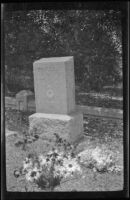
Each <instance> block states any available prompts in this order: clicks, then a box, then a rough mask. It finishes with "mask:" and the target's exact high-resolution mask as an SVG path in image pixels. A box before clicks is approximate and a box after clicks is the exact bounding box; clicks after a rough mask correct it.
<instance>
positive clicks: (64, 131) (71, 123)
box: [29, 112, 83, 143]
mask: <svg viewBox="0 0 130 200" xmlns="http://www.w3.org/2000/svg"><path fill="white" fill-rule="evenodd" d="M29 124H30V131H32V132H33V131H36V132H37V134H39V135H41V136H42V138H46V139H48V140H55V136H54V133H57V134H58V135H59V136H60V137H61V138H63V139H65V140H67V141H68V142H70V143H75V142H77V141H78V140H79V139H80V138H81V137H82V136H83V115H82V114H81V113H77V112H75V113H72V114H70V115H58V114H44V113H35V114H33V115H30V116H29Z"/></svg>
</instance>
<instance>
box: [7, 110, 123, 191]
mask: <svg viewBox="0 0 130 200" xmlns="http://www.w3.org/2000/svg"><path fill="white" fill-rule="evenodd" d="M29 115H30V113H21V112H17V111H12V110H8V111H6V126H7V127H8V129H9V130H15V131H17V132H18V134H16V135H10V136H8V137H6V173H7V190H8V191H26V189H25V188H28V190H29V191H38V189H37V188H35V187H32V186H30V185H28V183H27V182H26V181H25V180H21V179H20V178H18V179H16V178H15V177H14V175H13V172H14V170H16V169H18V168H19V167H21V165H22V160H24V159H25V157H26V156H27V154H28V153H31V152H37V153H42V152H47V151H48V150H49V149H50V148H51V145H53V144H52V143H49V142H48V141H46V140H42V139H41V138H40V139H38V140H36V141H35V142H33V141H32V142H31V143H28V144H27V148H26V150H23V149H22V146H19V147H17V146H16V145H15V143H16V142H17V141H18V140H21V135H22V130H23V129H27V128H28V116H29ZM17 119H18V120H17ZM102 145H105V147H106V148H108V149H110V150H111V151H113V152H114V153H116V155H117V160H116V163H117V164H119V165H121V166H123V121H122V120H113V119H112V120H111V119H105V118H98V117H96V118H95V117H94V118H93V117H90V116H89V117H88V116H87V115H84V138H83V140H81V141H80V143H79V145H78V146H77V152H80V151H83V150H85V149H90V148H95V147H97V146H99V147H101V146H102ZM121 189H123V171H121V173H120V174H116V173H108V172H106V173H99V172H94V171H93V170H92V169H90V168H87V167H85V166H83V175H82V176H80V177H74V178H73V179H72V180H70V179H69V180H63V182H62V183H61V185H60V186H57V187H56V188H55V191H73V190H74V191H75V190H76V191H115V190H121Z"/></svg>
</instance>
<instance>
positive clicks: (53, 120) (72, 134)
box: [29, 57, 83, 142]
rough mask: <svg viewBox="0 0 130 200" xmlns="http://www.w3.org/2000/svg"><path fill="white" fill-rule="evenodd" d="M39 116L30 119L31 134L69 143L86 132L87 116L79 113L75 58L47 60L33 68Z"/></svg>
mask: <svg viewBox="0 0 130 200" xmlns="http://www.w3.org/2000/svg"><path fill="white" fill-rule="evenodd" d="M33 73H34V90H35V104H36V113H35V114H33V115H31V116H30V117H29V122H30V130H31V131H32V130H33V129H34V128H36V129H37V131H38V133H39V134H42V135H43V136H44V137H46V138H47V139H52V138H53V136H54V133H57V134H59V135H60V136H61V137H62V138H64V139H66V140H68V141H69V142H75V141H77V140H78V139H79V138H80V137H81V136H82V132H83V115H82V114H81V113H79V112H77V111H76V109H75V81H74V61H73V57H56V58H43V59H40V60H38V61H36V62H34V64H33Z"/></svg>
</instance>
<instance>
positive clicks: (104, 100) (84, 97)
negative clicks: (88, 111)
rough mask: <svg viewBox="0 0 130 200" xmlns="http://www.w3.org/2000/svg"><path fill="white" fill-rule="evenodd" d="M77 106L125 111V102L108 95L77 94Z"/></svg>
mask: <svg viewBox="0 0 130 200" xmlns="http://www.w3.org/2000/svg"><path fill="white" fill-rule="evenodd" d="M76 104H78V105H85V106H95V107H103V108H114V109H123V101H122V100H120V99H119V97H118V98H117V99H116V98H112V97H111V96H107V95H105V94H104V95H102V96H101V95H98V96H94V95H91V93H90V94H89V93H88V94H87V93H86V94H80V93H77V94H76Z"/></svg>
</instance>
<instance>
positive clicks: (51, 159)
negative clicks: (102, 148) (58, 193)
mask: <svg viewBox="0 0 130 200" xmlns="http://www.w3.org/2000/svg"><path fill="white" fill-rule="evenodd" d="M56 138H57V140H56V144H57V146H56V148H52V150H51V151H49V152H48V153H47V154H46V155H43V154H41V155H39V156H37V155H34V154H30V155H28V157H26V159H25V160H24V161H23V167H22V170H21V174H23V175H25V178H26V180H27V181H29V182H33V183H35V184H36V185H37V186H38V187H39V188H41V189H50V190H53V189H54V187H55V186H57V185H60V183H61V180H62V179H63V178H66V177H70V176H73V175H74V174H75V173H76V172H78V173H81V172H82V171H81V168H80V165H79V163H78V158H77V157H76V156H75V155H74V154H73V147H72V145H70V144H68V143H67V142H66V141H65V140H64V141H63V140H62V139H61V138H60V137H59V136H58V135H56ZM61 143H62V148H63V150H62V151H59V149H58V147H60V145H61ZM63 143H64V145H63ZM69 150H70V151H69Z"/></svg>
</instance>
